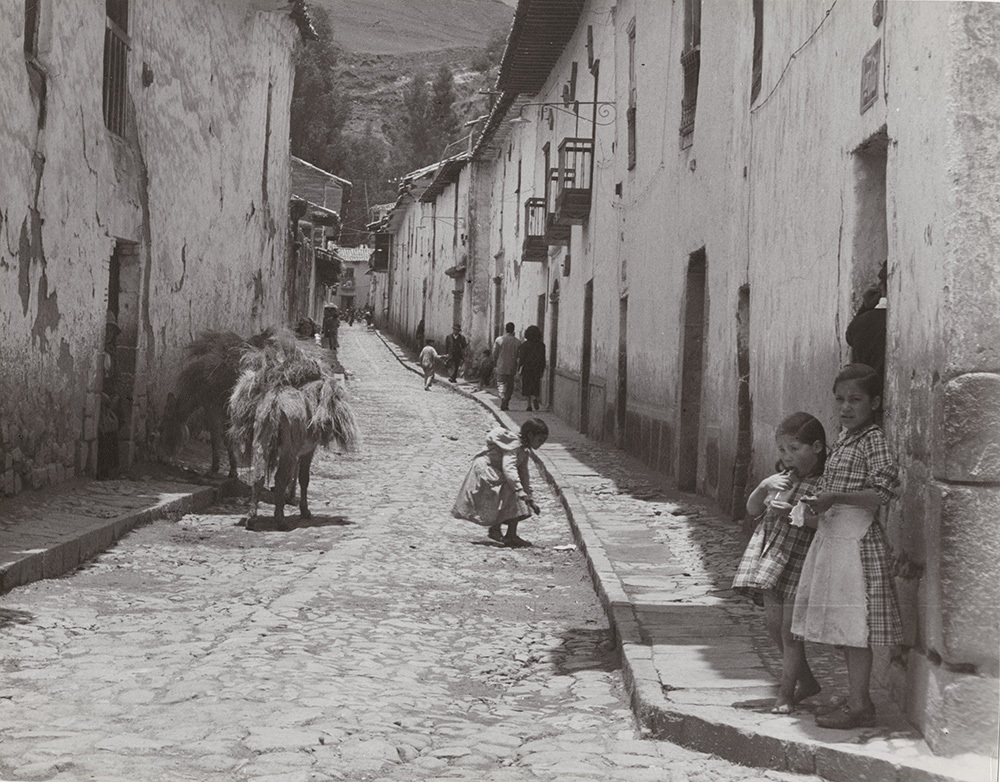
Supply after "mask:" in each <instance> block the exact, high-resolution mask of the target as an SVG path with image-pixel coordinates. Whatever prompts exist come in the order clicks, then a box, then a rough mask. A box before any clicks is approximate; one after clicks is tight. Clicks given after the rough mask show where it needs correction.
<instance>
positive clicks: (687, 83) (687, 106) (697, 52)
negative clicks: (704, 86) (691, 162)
mask: <svg viewBox="0 0 1000 782" xmlns="http://www.w3.org/2000/svg"><path fill="white" fill-rule="evenodd" d="M681 67H682V69H683V71H684V97H683V98H682V99H681V128H680V133H681V147H688V146H690V145H691V141H692V136H693V134H694V116H695V109H696V107H697V105H698V75H699V73H700V71H701V0H685V2H684V51H683V52H682V53H681Z"/></svg>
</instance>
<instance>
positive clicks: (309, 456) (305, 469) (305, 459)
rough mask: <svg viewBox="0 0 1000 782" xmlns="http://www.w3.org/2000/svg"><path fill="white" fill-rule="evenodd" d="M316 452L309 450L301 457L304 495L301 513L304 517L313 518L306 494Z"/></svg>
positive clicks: (300, 488) (300, 481)
mask: <svg viewBox="0 0 1000 782" xmlns="http://www.w3.org/2000/svg"><path fill="white" fill-rule="evenodd" d="M314 453H315V451H309V453H305V454H302V456H300V457H299V491H300V492H301V493H302V496H301V497H299V515H300V516H301V517H302V518H303V519H311V518H312V513H311V512H310V511H309V500H308V498H307V496H306V494H307V491H308V489H309V468H310V467H311V466H312V460H313V454H314Z"/></svg>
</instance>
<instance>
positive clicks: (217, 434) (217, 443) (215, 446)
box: [205, 407, 222, 475]
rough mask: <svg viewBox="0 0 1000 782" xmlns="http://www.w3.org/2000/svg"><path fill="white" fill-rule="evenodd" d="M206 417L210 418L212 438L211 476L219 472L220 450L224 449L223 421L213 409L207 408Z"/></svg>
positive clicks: (209, 431) (209, 432)
mask: <svg viewBox="0 0 1000 782" xmlns="http://www.w3.org/2000/svg"><path fill="white" fill-rule="evenodd" d="M205 416H206V417H207V418H208V434H209V436H211V438H212V467H211V469H209V471H208V474H209V475H215V474H216V473H218V472H219V450H220V449H221V448H222V419H221V417H220V416H219V413H218V411H216V410H215V409H214V408H212V407H206V408H205Z"/></svg>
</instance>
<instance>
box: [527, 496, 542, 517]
mask: <svg viewBox="0 0 1000 782" xmlns="http://www.w3.org/2000/svg"><path fill="white" fill-rule="evenodd" d="M527 503H528V507H529V508H531V512H532V513H534V514H535V515H536V516H538V515H540V514H541V512H542V509H541V508H539V507H538V503H537V502H535V501H534V500H532V499H529V500H527Z"/></svg>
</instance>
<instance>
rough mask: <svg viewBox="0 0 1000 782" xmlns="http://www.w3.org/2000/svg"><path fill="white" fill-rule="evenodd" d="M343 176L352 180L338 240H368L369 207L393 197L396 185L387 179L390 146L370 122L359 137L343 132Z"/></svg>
mask: <svg viewBox="0 0 1000 782" xmlns="http://www.w3.org/2000/svg"><path fill="white" fill-rule="evenodd" d="M343 142H344V146H345V151H344V169H343V172H344V173H343V176H344V177H346V178H347V179H349V180H350V181H351V201H350V204H349V205H348V207H347V210H346V213H345V214H344V215H342V217H343V218H344V222H343V228H342V230H341V241H342V242H343V243H344V244H345V245H349V246H354V245H357V244H360V243H362V242H364V241H365V240H366V239H367V236H368V232H367V231H366V230H365V225H366V223H367V222H368V207H370V206H374V205H375V204H384V203H388V202H390V201H395V200H396V184H395V183H394V182H391V181H390V180H389V176H388V170H387V166H388V162H389V147H388V146H387V145H386V143H385V142H384V141H382V139H381V138H379V137H378V136H377V135H376V134H375V131H374V129H373V128H372V125H371V123H368V124H367V125H366V126H365V130H364V133H362V134H361V135H360V136H352V135H349V134H344V136H343Z"/></svg>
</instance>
